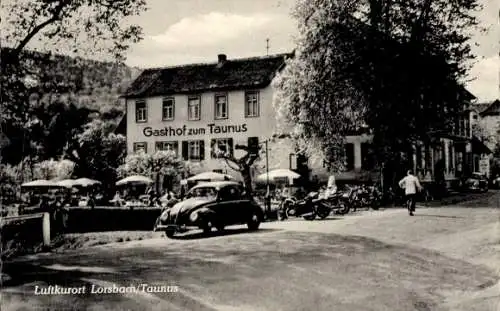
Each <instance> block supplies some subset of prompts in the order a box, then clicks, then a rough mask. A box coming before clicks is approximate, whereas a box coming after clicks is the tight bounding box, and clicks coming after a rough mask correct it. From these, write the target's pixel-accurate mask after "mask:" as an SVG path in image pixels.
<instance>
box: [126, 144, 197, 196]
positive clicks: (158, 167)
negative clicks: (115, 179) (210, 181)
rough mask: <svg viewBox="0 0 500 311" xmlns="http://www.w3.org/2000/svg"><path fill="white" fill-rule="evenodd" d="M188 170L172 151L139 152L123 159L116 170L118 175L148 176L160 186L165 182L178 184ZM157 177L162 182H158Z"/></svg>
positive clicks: (187, 166) (184, 163)
mask: <svg viewBox="0 0 500 311" xmlns="http://www.w3.org/2000/svg"><path fill="white" fill-rule="evenodd" d="M189 169H190V164H189V163H186V162H184V161H183V160H181V159H180V158H179V157H178V156H177V154H176V153H175V152H173V151H156V152H155V153H153V154H150V153H145V152H140V153H133V154H130V155H128V156H127V157H126V158H125V163H124V164H122V165H121V166H120V167H119V168H118V175H119V176H120V177H126V176H130V175H143V176H148V177H150V178H152V179H153V180H156V181H158V182H160V184H162V182H163V181H165V180H170V181H172V183H173V182H174V181H177V182H179V181H180V180H181V179H182V177H183V175H184V174H185V173H186V172H187V171H188V170H189ZM159 176H161V177H163V180H158V177H159ZM170 190H172V189H170Z"/></svg>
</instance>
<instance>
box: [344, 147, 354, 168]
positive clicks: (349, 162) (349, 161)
mask: <svg viewBox="0 0 500 311" xmlns="http://www.w3.org/2000/svg"><path fill="white" fill-rule="evenodd" d="M345 164H346V169H347V170H352V169H354V144H351V143H349V144H345Z"/></svg>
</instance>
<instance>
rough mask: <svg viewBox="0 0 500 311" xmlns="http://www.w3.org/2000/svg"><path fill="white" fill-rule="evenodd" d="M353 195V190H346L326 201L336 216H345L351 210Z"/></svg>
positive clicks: (329, 197)
mask: <svg viewBox="0 0 500 311" xmlns="http://www.w3.org/2000/svg"><path fill="white" fill-rule="evenodd" d="M352 195H353V191H352V190H351V189H346V190H344V191H338V192H336V193H334V194H332V195H330V196H328V197H327V198H325V199H326V201H327V203H328V204H329V205H330V209H331V210H332V211H334V213H335V214H337V215H345V214H347V213H349V211H350V210H351V206H352V203H351V200H352Z"/></svg>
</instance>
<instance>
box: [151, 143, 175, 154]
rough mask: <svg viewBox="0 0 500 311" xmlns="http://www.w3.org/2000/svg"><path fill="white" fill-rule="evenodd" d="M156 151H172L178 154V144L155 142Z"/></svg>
mask: <svg viewBox="0 0 500 311" xmlns="http://www.w3.org/2000/svg"><path fill="white" fill-rule="evenodd" d="M156 151H173V152H175V154H178V151H179V143H178V142H176V141H157V142H156Z"/></svg>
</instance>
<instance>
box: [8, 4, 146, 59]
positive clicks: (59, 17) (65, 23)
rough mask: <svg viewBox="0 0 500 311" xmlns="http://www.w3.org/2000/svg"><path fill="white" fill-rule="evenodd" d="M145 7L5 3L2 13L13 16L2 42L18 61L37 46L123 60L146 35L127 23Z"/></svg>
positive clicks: (139, 5) (143, 5) (135, 5)
mask: <svg viewBox="0 0 500 311" xmlns="http://www.w3.org/2000/svg"><path fill="white" fill-rule="evenodd" d="M145 5H146V3H145V1H144V0H100V1H94V0H73V1H67V0H56V1H45V0H35V1H33V0H16V1H2V4H1V9H2V12H9V14H4V17H5V18H4V20H3V26H2V37H3V38H2V39H3V40H4V42H7V43H8V45H9V46H12V47H13V48H14V49H13V52H12V57H14V59H15V58H17V57H18V56H19V54H20V52H21V51H23V50H24V49H25V48H27V47H29V46H30V45H32V44H34V43H39V44H45V45H50V46H51V47H50V49H51V50H52V49H54V47H56V48H57V47H59V49H60V50H56V51H65V52H77V51H78V50H85V49H86V47H85V45H86V46H88V49H89V52H92V53H97V52H99V51H103V52H105V53H106V54H111V55H113V56H114V57H115V58H121V57H123V53H124V51H125V50H126V49H127V48H128V44H129V43H130V42H135V41H137V40H139V39H140V38H141V31H142V30H141V28H140V27H139V26H137V25H133V24H132V25H130V24H126V23H123V20H125V19H127V18H128V17H131V16H136V15H138V14H140V13H141V12H142V11H143V10H144V9H145ZM82 43H83V44H82ZM63 49H64V50H63Z"/></svg>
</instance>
